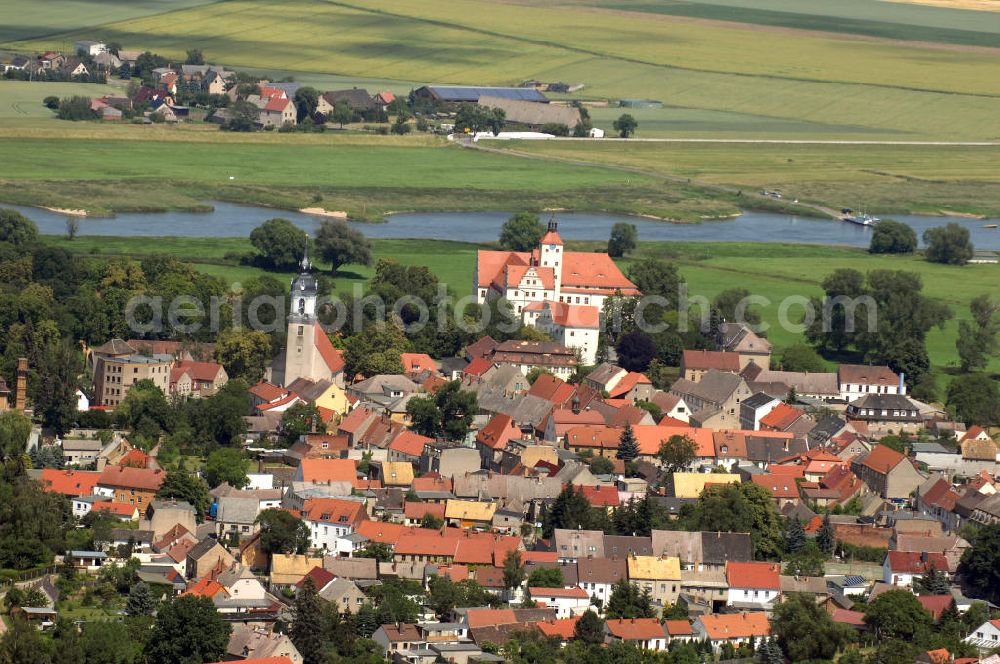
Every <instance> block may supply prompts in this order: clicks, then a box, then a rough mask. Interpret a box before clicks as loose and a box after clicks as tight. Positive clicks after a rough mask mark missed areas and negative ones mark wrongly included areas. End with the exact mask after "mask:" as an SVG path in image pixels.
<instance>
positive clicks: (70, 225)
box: [66, 217, 80, 242]
mask: <svg viewBox="0 0 1000 664" xmlns="http://www.w3.org/2000/svg"><path fill="white" fill-rule="evenodd" d="M79 230H80V220H79V219H77V218H76V217H70V218H69V219H67V220H66V239H67V240H69V241H70V242H72V241H73V240H75V239H76V234H77V232H78V231H79Z"/></svg>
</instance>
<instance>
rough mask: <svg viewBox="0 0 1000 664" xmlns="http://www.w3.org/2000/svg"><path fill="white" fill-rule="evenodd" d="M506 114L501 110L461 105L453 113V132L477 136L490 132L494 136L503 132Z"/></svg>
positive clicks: (474, 105)
mask: <svg viewBox="0 0 1000 664" xmlns="http://www.w3.org/2000/svg"><path fill="white" fill-rule="evenodd" d="M506 120H507V114H506V112H504V110H503V109H501V108H485V107H483V106H479V105H478V104H462V105H460V106H459V107H458V112H457V113H455V132H456V133H459V134H477V133H479V132H483V131H491V132H493V134H494V135H497V134H499V133H500V132H501V131H503V127H504V124H505V123H506Z"/></svg>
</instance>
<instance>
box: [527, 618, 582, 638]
mask: <svg viewBox="0 0 1000 664" xmlns="http://www.w3.org/2000/svg"><path fill="white" fill-rule="evenodd" d="M578 620H580V616H573V617H572V618H560V619H559V620H543V621H541V622H537V623H535V627H537V628H538V631H540V632H541V633H542V634H544V635H545V636H547V637H548V638H550V639H551V638H557V639H560V640H562V641H568V640H570V639H572V638H573V636H574V634H576V623H577V621H578Z"/></svg>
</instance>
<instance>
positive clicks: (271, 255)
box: [250, 218, 309, 270]
mask: <svg viewBox="0 0 1000 664" xmlns="http://www.w3.org/2000/svg"><path fill="white" fill-rule="evenodd" d="M250 244H252V245H253V246H254V248H255V249H256V250H257V251H259V252H260V260H261V263H262V264H263V266H264V267H267V268H271V269H274V270H293V269H295V267H296V266H297V265H298V264H299V261H301V260H302V256H303V254H304V253H305V250H306V248H307V247H308V246H309V236H308V235H306V233H304V232H303V231H301V230H299V229H298V228H296V227H295V224H293V223H292V222H290V221H288V220H287V219H281V218H275V219H268V220H267V221H265V222H264V223H263V224H261V225H260V226H258V227H257V228H255V229H253V230H252V231H251V232H250Z"/></svg>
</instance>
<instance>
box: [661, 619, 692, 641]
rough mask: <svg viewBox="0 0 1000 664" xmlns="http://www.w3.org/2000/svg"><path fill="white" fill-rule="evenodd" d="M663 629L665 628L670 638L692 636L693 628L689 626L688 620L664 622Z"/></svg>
mask: <svg viewBox="0 0 1000 664" xmlns="http://www.w3.org/2000/svg"><path fill="white" fill-rule="evenodd" d="M663 627H664V628H666V630H667V634H669V635H670V636H671V637H674V636H693V635H694V628H693V627H692V626H691V621H690V620H664V621H663Z"/></svg>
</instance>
